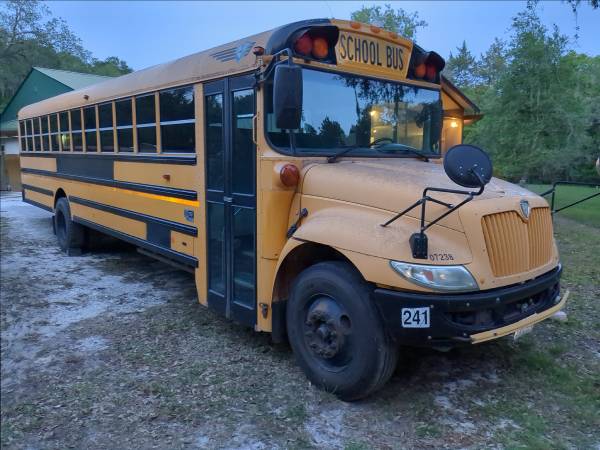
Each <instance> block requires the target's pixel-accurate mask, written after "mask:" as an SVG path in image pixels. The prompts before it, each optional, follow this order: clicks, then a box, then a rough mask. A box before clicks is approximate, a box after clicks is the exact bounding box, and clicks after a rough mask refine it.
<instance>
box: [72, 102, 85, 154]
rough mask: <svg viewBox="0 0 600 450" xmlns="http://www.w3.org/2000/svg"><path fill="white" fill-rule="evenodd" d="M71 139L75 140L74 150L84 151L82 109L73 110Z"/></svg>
mask: <svg viewBox="0 0 600 450" xmlns="http://www.w3.org/2000/svg"><path fill="white" fill-rule="evenodd" d="M71 139H72V140H73V151H74V152H81V151H83V138H82V137H81V109H79V108H78V109H72V110H71Z"/></svg>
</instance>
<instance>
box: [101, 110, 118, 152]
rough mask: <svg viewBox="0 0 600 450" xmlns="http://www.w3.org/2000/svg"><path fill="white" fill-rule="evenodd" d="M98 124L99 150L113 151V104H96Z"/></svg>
mask: <svg viewBox="0 0 600 450" xmlns="http://www.w3.org/2000/svg"><path fill="white" fill-rule="evenodd" d="M98 125H99V127H100V128H99V130H98V131H99V132H100V151H102V152H114V151H115V139H114V130H113V105H112V103H104V104H102V105H98Z"/></svg>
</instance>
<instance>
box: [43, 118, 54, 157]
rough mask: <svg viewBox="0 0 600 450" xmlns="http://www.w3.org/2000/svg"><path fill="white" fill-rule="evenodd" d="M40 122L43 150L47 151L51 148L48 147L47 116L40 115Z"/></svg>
mask: <svg viewBox="0 0 600 450" xmlns="http://www.w3.org/2000/svg"><path fill="white" fill-rule="evenodd" d="M40 122H41V125H42V142H43V146H44V147H43V150H44V151H45V152H48V151H50V150H52V149H51V148H50V135H49V134H48V116H42V117H40Z"/></svg>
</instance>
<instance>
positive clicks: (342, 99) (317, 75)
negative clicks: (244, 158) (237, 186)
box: [267, 69, 442, 156]
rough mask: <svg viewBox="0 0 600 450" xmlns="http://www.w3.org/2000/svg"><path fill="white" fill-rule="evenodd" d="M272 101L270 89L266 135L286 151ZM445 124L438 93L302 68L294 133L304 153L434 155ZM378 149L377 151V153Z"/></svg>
mask: <svg viewBox="0 0 600 450" xmlns="http://www.w3.org/2000/svg"><path fill="white" fill-rule="evenodd" d="M271 99H272V84H271V85H270V86H269V87H268V89H267V110H268V111H269V112H268V117H267V132H268V135H269V138H270V140H271V142H272V143H273V144H274V145H275V146H277V147H283V148H287V147H289V144H290V139H289V135H288V133H287V132H285V131H283V130H280V129H278V128H276V127H275V118H274V116H273V113H272V100H271ZM441 123H442V104H441V100H440V92H439V91H438V90H435V89H426V88H421V87H417V86H411V85H408V84H401V83H395V82H390V81H384V80H376V79H372V78H365V77H360V76H355V75H348V74H340V73H330V72H323V71H317V70H310V69H303V111H302V122H301V127H300V129H298V130H295V131H294V138H295V147H296V150H297V151H298V152H300V153H309V154H322V155H330V154H333V153H336V149H340V148H345V147H356V148H355V149H353V150H352V152H351V153H352V155H355V156H382V152H381V150H383V149H385V154H386V155H395V154H397V155H402V156H405V155H406V153H405V152H404V151H403V149H404V150H405V149H406V147H410V148H412V149H414V150H417V151H419V152H422V153H423V154H427V155H433V156H435V155H437V154H439V150H440V142H439V141H440V132H441ZM374 144H375V145H374ZM378 144H382V146H381V147H380V148H379V149H377V148H373V147H375V146H376V145H378ZM388 144H390V145H388ZM393 144H400V145H398V146H394V145H393ZM394 149H396V150H397V151H395V150H394Z"/></svg>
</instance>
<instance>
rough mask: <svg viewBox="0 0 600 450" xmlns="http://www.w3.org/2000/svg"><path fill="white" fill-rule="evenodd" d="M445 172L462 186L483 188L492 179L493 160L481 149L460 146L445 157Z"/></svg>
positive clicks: (453, 148) (472, 146)
mask: <svg viewBox="0 0 600 450" xmlns="http://www.w3.org/2000/svg"><path fill="white" fill-rule="evenodd" d="M444 170H445V171H446V175H448V177H449V178H450V179H451V180H452V181H454V182H455V183H456V184H458V185H460V186H463V187H467V188H482V187H483V186H485V185H486V184H488V183H489V182H490V179H491V178H492V160H491V159H490V157H489V156H488V154H487V153H486V152H484V151H483V150H482V149H480V148H479V147H475V146H474V145H465V144H459V145H455V146H454V147H452V148H451V149H450V150H448V152H447V153H446V156H444Z"/></svg>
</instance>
